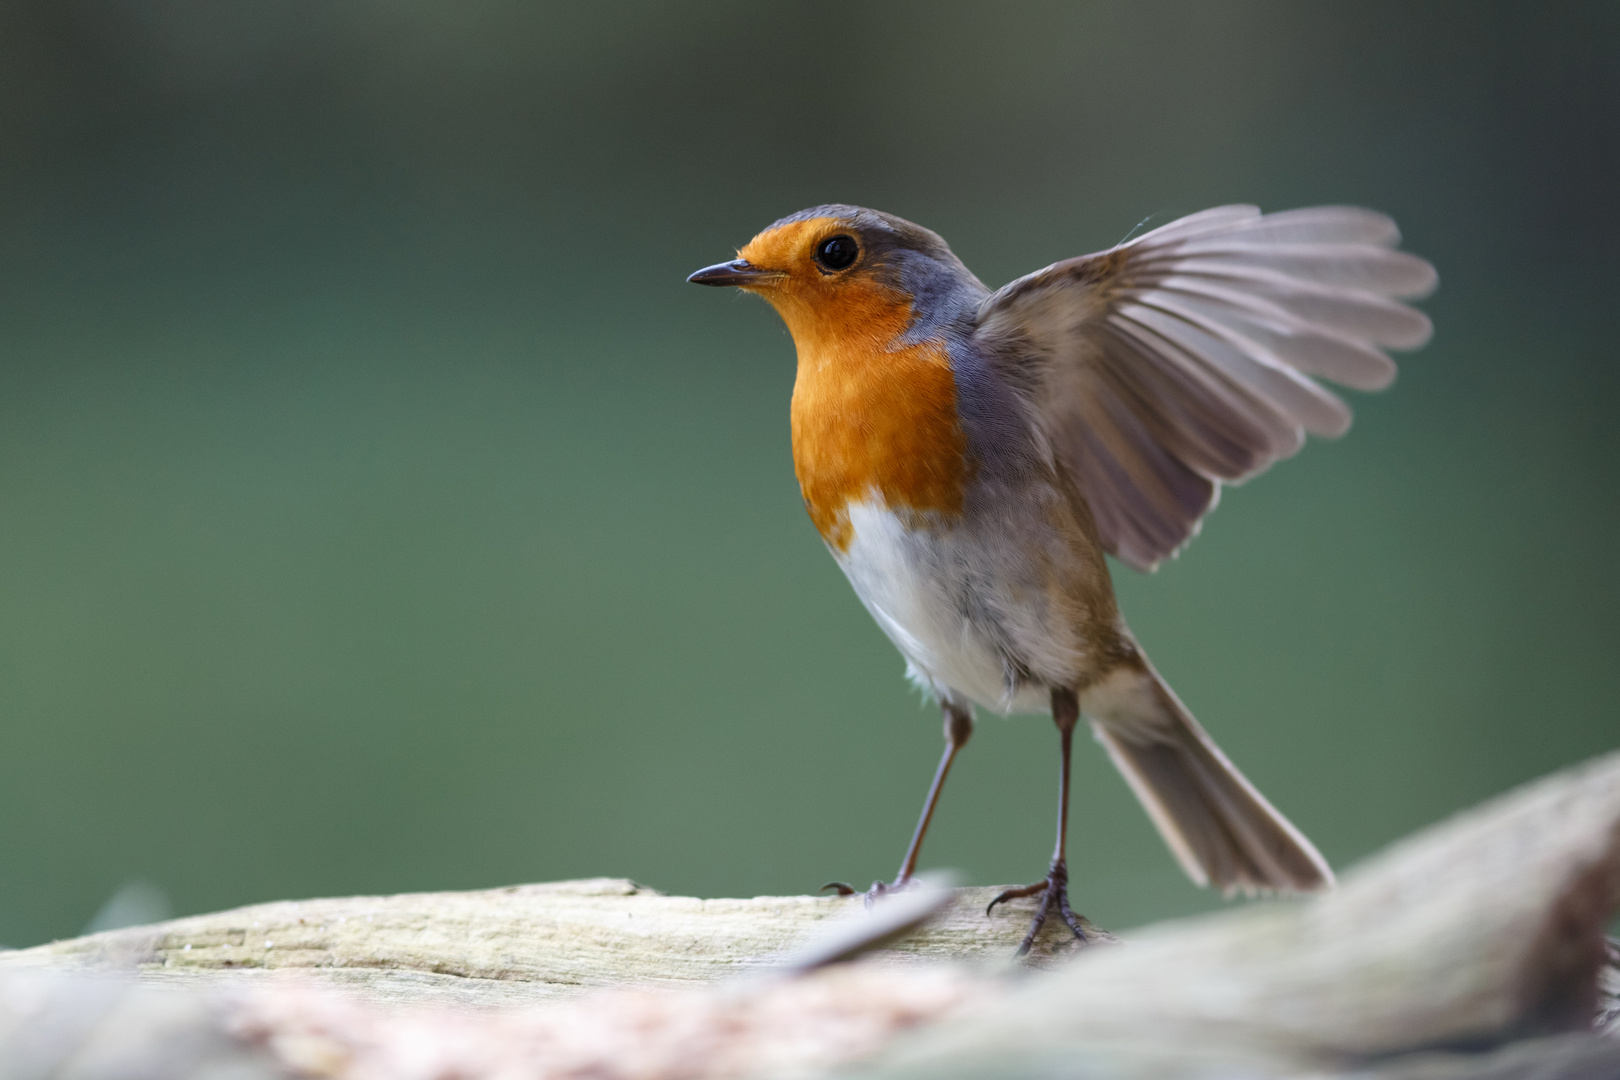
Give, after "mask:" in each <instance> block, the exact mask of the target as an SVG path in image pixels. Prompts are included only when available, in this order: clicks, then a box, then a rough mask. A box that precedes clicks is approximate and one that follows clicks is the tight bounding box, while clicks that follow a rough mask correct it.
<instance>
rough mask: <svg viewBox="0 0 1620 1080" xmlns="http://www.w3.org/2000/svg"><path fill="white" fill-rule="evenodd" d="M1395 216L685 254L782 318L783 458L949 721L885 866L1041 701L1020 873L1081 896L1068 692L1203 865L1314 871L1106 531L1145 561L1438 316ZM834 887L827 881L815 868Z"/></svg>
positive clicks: (1254, 886)
mask: <svg viewBox="0 0 1620 1080" xmlns="http://www.w3.org/2000/svg"><path fill="white" fill-rule="evenodd" d="M1399 241H1400V233H1399V230H1398V229H1397V227H1396V225H1395V223H1394V221H1393V220H1392V219H1390V218H1389V217H1387V216H1385V215H1383V214H1380V213H1377V212H1375V211H1372V210H1367V209H1362V208H1359V207H1352V206H1321V207H1312V208H1306V209H1298V210H1287V211H1282V212H1275V213H1262V212H1261V211H1260V209H1259V208H1258V207H1256V206H1251V205H1230V206H1219V207H1215V208H1213V209H1209V210H1204V211H1202V212H1200V213H1194V214H1191V215H1188V216H1185V217H1181V218H1179V219H1177V220H1173V221H1170V222H1168V223H1167V224H1164V225H1162V226H1160V227H1158V228H1155V229H1153V230H1151V231H1148V232H1145V233H1143V234H1141V235H1138V236H1136V237H1134V238H1127V239H1126V240H1125V241H1123V242H1121V243H1119V244H1116V245H1115V246H1113V247H1110V248H1107V249H1106V250H1103V251H1099V252H1096V253H1094V254H1090V255H1082V256H1079V257H1076V258H1070V259H1065V260H1062V261H1060V262H1056V263H1053V264H1052V265H1050V266H1047V267H1045V268H1044V269H1041V270H1037V271H1035V272H1034V273H1031V274H1027V275H1025V276H1023V277H1020V278H1017V279H1016V280H1014V281H1012V282H1010V283H1008V284H1006V285H1003V286H1002V287H1001V288H999V289H995V290H991V289H990V288H989V287H987V286H986V285H984V284H983V283H982V282H981V281H980V280H979V279H978V278H977V277H976V276H975V275H974V274H973V273H972V272H971V271H970V270H969V269H968V268H967V266H966V265H964V264H963V262H962V261H961V260H960V259H958V258H957V257H956V255H955V254H953V253H952V251H951V249H950V247H949V246H948V245H947V244H946V242H945V241H944V240H943V239H942V238H941V237H940V236H939V235H938V234H936V233H934V232H932V231H930V230H929V229H926V228H923V227H922V226H920V225H916V224H913V223H912V222H910V221H907V220H905V219H903V218H900V217H896V216H894V215H892V214H887V213H883V212H880V211H877V210H870V209H866V208H863V207H858V206H850V205H843V204H827V205H822V206H816V207H812V208H810V209H807V210H801V211H799V212H798V213H795V214H790V215H789V216H787V217H784V218H782V219H780V220H778V221H777V222H775V223H774V224H772V225H770V226H769V227H768V228H766V229H765V230H764V231H762V232H760V233H759V234H758V235H757V236H755V237H754V238H753V239H752V240H750V241H749V242H748V243H747V244H746V245H744V246H743V247H742V248H740V249H738V250H737V256H736V258H734V259H730V260H728V261H725V262H721V263H717V264H715V265H713V266H708V267H705V268H703V269H701V270H698V271H697V272H696V273H693V274H692V275H690V277H688V278H687V280H688V281H690V282H693V283H696V284H700V285H710V286H729V287H735V288H738V289H741V290H742V291H744V292H747V293H752V294H755V295H757V296H760V297H762V298H764V299H765V300H766V301H768V302H769V303H770V305H771V306H772V307H773V308H775V310H776V312H777V313H778V314H779V315H780V316H781V318H782V320H783V322H784V323H785V324H786V326H787V329H788V331H789V333H790V335H791V337H792V339H793V343H794V346H795V350H796V352H797V363H798V367H797V374H796V378H795V382H794V387H793V396H792V403H791V410H790V413H791V430H792V446H793V462H794V472H795V474H796V476H797V478H798V482H799V488H800V492H801V494H802V495H803V498H804V504H805V508H806V509H807V511H808V512H809V516H810V520H811V522H812V523H813V524H814V526H815V528H816V530H817V531H818V532H819V533H820V535H821V538H822V540H823V541H824V542H825V544H826V547H827V549H828V551H829V552H831V554H832V557H833V558H834V559H835V560H836V561H837V563H838V565H839V566H840V567H841V568H842V569H843V571H844V574H845V576H846V577H847V578H848V579H849V583H850V585H851V586H853V587H854V590H855V593H856V595H857V596H858V597H859V598H860V600H861V602H862V604H864V605H865V607H866V609H867V611H868V612H869V613H870V614H871V616H872V618H873V619H874V620H875V621H876V622H877V624H878V626H879V627H880V628H881V629H882V630H883V632H884V634H885V635H887V637H888V638H889V640H890V641H892V642H893V643H894V645H895V646H896V647H897V648H898V650H899V651H900V653H901V655H902V656H903V658H904V660H905V664H906V673H907V675H908V676H909V677H910V679H911V680H912V681H913V682H914V683H916V684H917V685H918V686H919V687H921V688H922V689H923V690H924V691H925V692H926V693H927V694H928V695H930V696H932V697H933V698H934V699H935V701H937V703H938V705H939V708H940V710H941V713H942V716H943V720H944V734H945V748H944V752H943V754H942V756H941V758H940V760H939V764H938V766H937V768H936V770H935V774H934V779H933V782H932V783H931V784H930V786H929V789H928V792H927V795H926V798H925V800H924V804H923V810H922V814H921V816H920V818H919V819H918V823H917V826H916V828H915V830H914V831H913V834H912V837H911V841H910V843H909V845H908V846H907V848H906V851H905V855H904V857H903V859H902V861H901V865H900V870H899V873H898V874H897V875H896V877H895V879H894V881H892V882H888V883H884V882H877V883H874V884H873V886H872V888H871V890H868V892H867V898H868V902H870V901H871V900H872V898H874V897H876V896H881V895H883V894H884V893H885V892H888V891H890V890H893V889H898V888H904V887H905V886H906V885H908V884H909V883H911V882H912V880H913V878H914V875H915V873H916V870H917V862H918V858H919V855H920V851H921V848H922V842H923V838H924V836H925V835H926V834H927V831H928V826H929V822H930V821H931V820H932V817H933V814H934V809H935V807H936V805H937V803H938V801H939V798H940V793H941V791H942V789H943V787H944V784H945V780H946V776H947V775H948V774H949V772H950V770H951V766H952V764H953V763H954V762H955V760H956V757H957V754H958V753H959V752H960V751H961V750H962V748H963V747H964V746H965V745H966V744H967V742H968V740H969V739H970V737H971V736H972V734H973V730H974V721H975V709H976V708H977V709H985V710H988V711H990V712H992V713H999V714H1004V715H1005V714H1010V713H1044V712H1050V714H1051V717H1052V720H1053V722H1054V724H1055V725H1056V728H1057V732H1058V749H1059V783H1058V826H1057V841H1056V844H1055V847H1054V850H1053V855H1052V858H1051V861H1050V863H1049V864H1048V867H1047V872H1046V875H1045V876H1044V877H1043V878H1041V879H1040V880H1038V881H1036V882H1035V883H1034V884H1031V885H1028V886H1022V887H1017V888H1010V889H1006V890H1004V891H1002V892H1001V893H1000V894H999V895H998V896H997V897H996V898H995V899H994V900H993V901H992V902H991V904H990V908H989V909H987V912H988V911H989V910H993V909H994V908H995V906H996V905H997V904H999V903H1003V902H1005V901H1007V900H1010V899H1013V898H1015V897H1037V898H1038V899H1037V901H1036V910H1035V914H1034V916H1033V918H1032V920H1031V924H1030V927H1029V930H1028V933H1027V934H1026V936H1025V937H1024V939H1023V941H1022V942H1021V944H1020V946H1019V950H1018V951H1019V953H1020V954H1022V953H1024V952H1027V951H1028V949H1029V948H1030V946H1031V944H1032V943H1033V942H1034V940H1035V938H1036V935H1037V933H1038V932H1039V931H1040V929H1041V927H1042V926H1043V925H1044V924H1045V923H1046V921H1047V920H1048V919H1049V918H1053V917H1056V918H1061V920H1062V921H1063V922H1064V923H1065V924H1066V925H1067V926H1068V928H1069V929H1070V930H1071V931H1072V932H1073V934H1074V935H1075V936H1076V937H1077V938H1079V939H1080V940H1081V941H1082V942H1083V941H1085V940H1086V933H1085V930H1084V928H1083V926H1082V923H1081V921H1080V919H1079V917H1078V916H1077V915H1076V914H1075V913H1074V910H1073V908H1072V906H1071V904H1070V901H1069V895H1068V893H1069V890H1068V883H1069V873H1068V862H1067V840H1068V804H1069V795H1070V786H1071V780H1070V759H1071V753H1072V744H1073V735H1074V731H1075V728H1076V727H1077V726H1078V724H1079V721H1080V719H1081V718H1082V717H1084V718H1085V719H1086V720H1087V722H1088V723H1089V725H1090V727H1091V730H1092V732H1093V734H1094V736H1095V737H1096V739H1097V740H1098V741H1099V742H1101V744H1102V746H1103V747H1104V749H1105V750H1106V752H1107V754H1108V756H1109V757H1110V758H1111V759H1112V761H1113V763H1114V765H1115V766H1117V767H1118V769H1119V771H1120V773H1122V774H1123V776H1124V779H1125V781H1126V782H1127V784H1128V786H1129V787H1130V789H1131V790H1132V791H1133V792H1134V793H1135V795H1136V797H1137V798H1138V800H1139V801H1140V802H1141V804H1142V806H1143V808H1144V809H1145V810H1146V812H1147V814H1148V816H1149V818H1150V819H1151V820H1152V822H1153V824H1154V825H1155V826H1156V827H1157V829H1158V831H1159V833H1160V835H1161V836H1162V837H1163V839H1164V841H1165V843H1166V844H1167V845H1168V847H1169V849H1170V851H1171V853H1172V854H1173V856H1174V857H1175V859H1176V861H1177V862H1178V863H1179V864H1180V865H1181V868H1182V869H1183V870H1184V871H1185V872H1186V874H1187V875H1188V876H1189V877H1190V878H1191V879H1192V880H1193V881H1194V882H1195V883H1197V884H1198V885H1201V886H1213V887H1215V888H1217V889H1220V890H1221V891H1222V892H1223V893H1225V894H1226V895H1228V896H1231V895H1233V894H1235V893H1243V894H1250V895H1252V894H1255V893H1310V892H1317V891H1322V890H1326V889H1331V888H1332V887H1333V885H1334V877H1333V871H1332V869H1331V868H1330V867H1329V865H1328V863H1327V861H1326V860H1325V859H1324V858H1323V857H1322V855H1321V854H1320V853H1319V852H1318V851H1317V849H1316V848H1315V847H1314V846H1313V845H1312V844H1311V842H1310V841H1309V840H1308V839H1306V837H1305V835H1304V834H1303V833H1302V832H1301V831H1300V830H1299V829H1297V828H1296V827H1295V826H1294V825H1293V824H1292V823H1291V822H1290V821H1289V820H1288V819H1287V818H1285V817H1284V816H1283V815H1282V814H1281V813H1280V812H1278V811H1277V810H1276V809H1275V808H1274V807H1273V806H1272V805H1271V803H1270V802H1268V801H1267V800H1266V798H1265V797H1264V796H1263V795H1261V794H1260V792H1259V790H1258V789H1257V788H1256V787H1255V786H1254V785H1253V784H1252V783H1250V782H1249V780H1248V779H1247V778H1246V777H1245V776H1244V775H1243V774H1242V773H1241V772H1239V771H1238V769H1237V767H1236V766H1235V765H1233V764H1232V762H1231V761H1230V760H1229V759H1228V758H1227V756H1226V755H1225V754H1224V753H1223V752H1222V751H1221V749H1220V748H1219V747H1218V746H1216V744H1215V742H1214V741H1213V740H1212V739H1211V738H1210V736H1209V735H1208V733H1206V732H1205V730H1204V728H1203V727H1202V726H1201V725H1200V724H1199V723H1198V721H1197V720H1196V719H1194V717H1193V714H1192V713H1191V712H1190V711H1189V710H1188V709H1187V707H1186V706H1185V705H1184V704H1183V703H1182V701H1181V699H1180V698H1179V697H1177V696H1176V694H1175V692H1174V691H1173V690H1171V688H1170V685H1169V684H1168V683H1167V682H1166V681H1165V680H1164V679H1163V678H1162V677H1161V676H1160V675H1159V673H1158V671H1157V670H1156V669H1155V668H1154V666H1153V664H1152V663H1151V662H1150V661H1149V659H1148V656H1147V653H1146V652H1145V651H1144V649H1143V647H1142V646H1141V645H1140V644H1139V643H1138V642H1137V640H1136V638H1135V636H1134V635H1133V634H1132V633H1131V630H1130V628H1129V627H1128V626H1127V624H1126V622H1125V620H1124V618H1123V617H1122V615H1121V614H1120V610H1119V605H1118V602H1117V600H1116V598H1115V594H1114V587H1113V580H1112V577H1111V571H1110V567H1109V563H1108V560H1107V558H1106V556H1112V557H1113V558H1114V559H1115V560H1117V561H1118V562H1119V563H1121V564H1124V565H1125V566H1128V567H1131V568H1133V569H1136V570H1141V571H1150V570H1152V569H1154V568H1155V567H1157V566H1158V565H1159V564H1160V563H1161V562H1162V561H1163V560H1165V559H1167V558H1169V557H1172V556H1174V555H1176V554H1177V553H1178V552H1179V551H1180V550H1181V549H1182V547H1183V546H1184V545H1185V544H1186V543H1187V542H1188V541H1189V540H1191V539H1192V537H1193V536H1194V535H1196V534H1197V532H1198V531H1199V528H1200V525H1201V523H1202V521H1203V519H1204V517H1205V515H1206V514H1208V513H1209V512H1210V511H1211V510H1212V509H1214V507H1215V505H1216V502H1217V500H1218V499H1219V496H1220V492H1221V488H1222V486H1223V485H1226V484H1236V483H1239V482H1242V481H1244V480H1247V479H1249V478H1250V477H1253V476H1254V475H1256V474H1258V473H1260V472H1262V471H1264V470H1265V469H1267V468H1268V467H1269V466H1270V465H1272V464H1273V463H1274V462H1276V461H1279V460H1281V459H1283V458H1286V457H1289V456H1291V455H1293V454H1294V453H1295V452H1296V451H1298V450H1299V449H1300V448H1301V447H1302V446H1303V444H1304V442H1305V438H1306V435H1307V434H1309V435H1316V436H1321V437H1335V436H1338V435H1342V434H1343V433H1344V432H1345V431H1346V430H1347V429H1348V428H1349V426H1350V419H1351V413H1350V409H1349V407H1348V406H1347V405H1346V404H1345V403H1344V401H1343V400H1342V399H1341V398H1340V397H1339V396H1337V395H1336V394H1334V393H1332V392H1331V391H1329V390H1328V389H1326V388H1325V387H1324V386H1323V385H1322V383H1321V381H1319V380H1326V381H1331V382H1334V383H1338V384H1340V385H1342V386H1345V387H1348V388H1350V389H1354V390H1360V391H1372V390H1381V389H1383V388H1385V387H1386V386H1388V385H1389V384H1390V383H1391V382H1392V381H1393V379H1394V377H1395V364H1394V362H1393V361H1392V360H1391V359H1390V357H1389V355H1388V354H1389V351H1390V350H1406V349H1415V348H1418V347H1420V346H1421V345H1423V344H1424V343H1425V342H1427V340H1428V339H1429V337H1430V335H1431V332H1432V324H1431V322H1430V320H1429V318H1428V317H1427V316H1426V315H1424V314H1423V313H1422V312H1421V311H1419V310H1417V309H1416V308H1414V307H1412V306H1410V305H1409V304H1407V303H1404V302H1403V301H1409V300H1414V299H1417V298H1421V297H1423V296H1425V295H1427V294H1428V293H1429V292H1430V291H1432V290H1433V289H1434V287H1435V286H1436V284H1437V282H1438V278H1437V275H1436V273H1435V270H1434V268H1433V267H1432V266H1431V265H1430V264H1429V263H1428V262H1427V261H1425V260H1423V259H1421V258H1419V257H1418V256H1416V255H1413V254H1410V253H1407V252H1403V251H1400V250H1398V245H1399ZM827 887H828V888H837V890H838V891H839V892H840V893H841V894H846V895H847V894H853V893H854V892H855V890H854V889H853V888H852V887H851V886H849V885H847V884H844V883H841V882H835V883H832V884H830V885H829V886H827Z"/></svg>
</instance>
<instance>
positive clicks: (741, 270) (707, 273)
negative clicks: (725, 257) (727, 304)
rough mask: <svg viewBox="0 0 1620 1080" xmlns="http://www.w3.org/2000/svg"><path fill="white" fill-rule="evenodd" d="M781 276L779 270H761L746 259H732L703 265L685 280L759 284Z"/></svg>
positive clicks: (711, 282) (720, 283) (694, 282)
mask: <svg viewBox="0 0 1620 1080" xmlns="http://www.w3.org/2000/svg"><path fill="white" fill-rule="evenodd" d="M781 276H782V272H781V271H780V270H762V269H760V268H759V267H757V266H751V265H749V263H748V260H746V259H732V260H731V261H730V262H723V263H715V264H714V265H713V266H705V267H704V268H703V269H701V270H699V271H698V272H697V273H695V274H693V275H692V276H691V277H689V278H687V279H686V280H687V281H690V282H691V283H692V284H694V285H760V284H763V283H764V282H767V281H770V280H772V279H774V278H779V277H781Z"/></svg>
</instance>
